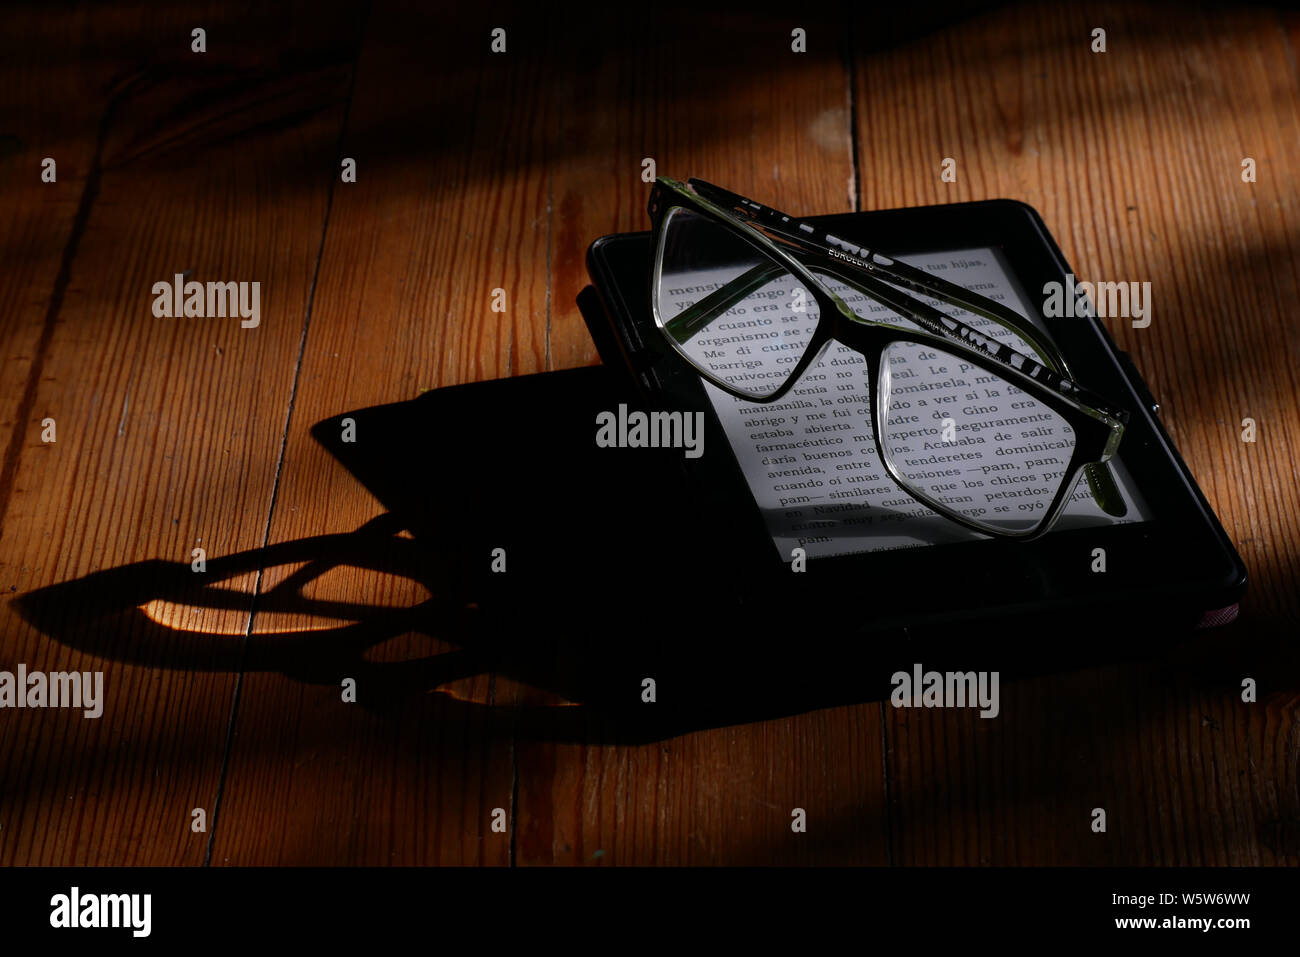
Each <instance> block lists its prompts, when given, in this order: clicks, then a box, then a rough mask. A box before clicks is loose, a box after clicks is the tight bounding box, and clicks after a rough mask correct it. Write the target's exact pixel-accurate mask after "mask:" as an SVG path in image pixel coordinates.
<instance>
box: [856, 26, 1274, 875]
mask: <svg viewBox="0 0 1300 957" xmlns="http://www.w3.org/2000/svg"><path fill="white" fill-rule="evenodd" d="M1286 16H1287V22H1288V23H1289V24H1290V27H1291V29H1292V30H1294V18H1293V17H1292V15H1290V14H1288V15H1286ZM1277 17H1278V15H1277V14H1276V13H1269V12H1251V11H1236V10H1234V11H1189V10H1188V9H1187V8H1185V7H1171V6H1155V7H1143V8H1140V9H1136V8H1134V9H1130V8H1126V7H1120V6H1116V5H1102V6H1093V7H1090V8H1088V9H1071V10H1069V11H1066V10H1054V9H1051V8H1048V7H1046V6H1042V7H1039V6H1035V7H1031V8H1026V9H1021V8H1017V9H1015V10H998V11H995V12H990V13H985V14H982V15H980V16H977V17H974V18H971V19H967V20H962V21H957V22H955V23H952V24H950V25H945V26H942V27H938V28H936V32H934V33H932V34H931V35H928V36H926V37H925V38H924V39H915V40H909V41H906V42H903V43H901V44H898V45H894V46H891V45H890V44H889V43H888V42H885V43H882V42H881V37H880V30H879V28H878V25H877V26H872V27H870V28H868V27H866V26H865V25H864V26H863V27H862V29H861V30H860V31H859V35H858V37H857V47H858V48H859V49H861V50H866V49H868V48H871V49H872V52H871V53H870V54H869V55H866V54H863V55H860V56H859V58H858V59H857V64H856V72H857V77H858V89H857V93H858V95H857V104H858V110H857V123H858V130H859V136H858V142H859V144H860V150H861V153H860V167H861V168H862V169H863V170H864V171H874V173H870V172H868V173H865V174H864V177H863V180H862V194H863V202H864V206H865V207H867V208H877V207H879V208H886V207H892V206H901V205H911V204H917V203H938V202H956V201H964V200H976V199H984V198H990V197H1011V198H1015V199H1022V200H1024V201H1026V202H1028V203H1030V204H1031V205H1033V206H1035V207H1036V208H1037V209H1038V210H1039V212H1041V213H1042V215H1043V217H1044V219H1045V220H1046V222H1047V224H1048V227H1049V228H1050V229H1052V231H1053V233H1054V234H1055V235H1056V237H1057V240H1058V241H1059V242H1060V244H1061V247H1062V249H1063V251H1064V252H1065V254H1066V257H1067V258H1068V259H1069V261H1070V262H1071V264H1072V265H1073V266H1074V268H1075V269H1076V270H1078V272H1079V275H1080V277H1081V278H1085V279H1103V280H1116V281H1120V280H1122V281H1150V282H1151V284H1152V299H1153V306H1154V308H1153V311H1152V322H1151V325H1150V326H1149V327H1148V328H1141V329H1139V328H1133V327H1132V326H1131V325H1130V323H1129V322H1127V321H1125V320H1123V319H1107V320H1105V322H1106V325H1107V327H1108V328H1109V330H1110V331H1111V333H1112V334H1113V335H1114V336H1115V338H1116V340H1117V341H1118V343H1119V345H1120V347H1121V348H1123V349H1126V350H1128V351H1129V352H1130V353H1132V355H1133V357H1134V360H1135V363H1136V365H1137V366H1138V368H1139V369H1140V370H1141V371H1142V372H1143V373H1144V374H1145V376H1146V378H1147V380H1148V382H1149V383H1150V385H1151V387H1152V391H1153V392H1154V393H1155V395H1156V396H1157V397H1159V399H1160V400H1161V402H1162V406H1163V412H1162V416H1163V419H1164V422H1165V425H1166V427H1167V428H1168V429H1169V431H1170V433H1171V435H1172V436H1173V438H1174V440H1175V442H1176V444H1177V445H1178V447H1179V449H1180V450H1181V452H1182V454H1183V456H1184V457H1185V458H1186V460H1187V462H1188V465H1189V466H1190V468H1191V470H1192V473H1193V474H1194V475H1195V476H1196V478H1197V479H1198V481H1199V483H1200V485H1201V487H1202V489H1203V490H1204V491H1205V493H1206V496H1207V498H1208V499H1209V500H1210V503H1211V504H1212V505H1213V506H1214V508H1215V510H1216V512H1217V513H1218V514H1219V516H1220V518H1221V520H1222V522H1223V524H1224V527H1225V528H1226V529H1227V530H1228V533H1229V535H1230V536H1231V537H1232V538H1233V540H1234V541H1235V542H1236V543H1237V545H1238V548H1239V549H1240V551H1241V553H1242V556H1243V558H1244V559H1245V561H1246V563H1247V566H1248V568H1249V569H1250V572H1251V574H1252V577H1253V582H1252V585H1251V591H1250V594H1249V596H1248V599H1247V601H1246V604H1245V606H1244V615H1245V616H1246V622H1245V623H1243V624H1242V625H1237V626H1234V627H1233V628H1231V629H1229V630H1227V631H1223V632H1213V633H1208V634H1206V635H1205V636H1204V637H1203V638H1200V639H1198V640H1197V641H1196V642H1193V643H1192V644H1190V645H1189V646H1188V647H1187V648H1184V649H1181V650H1178V649H1176V650H1172V651H1170V652H1169V654H1168V655H1167V656H1165V657H1164V658H1163V659H1161V660H1159V661H1156V662H1154V663H1149V664H1129V665H1114V666H1108V667H1100V668H1097V669H1094V670H1091V671H1084V672H1078V673H1074V674H1069V675H1061V676H1057V677H1048V678H1039V679H1035V680H1033V681H1028V682H1024V683H1020V684H1017V685H1016V686H1015V687H1014V689H1009V690H1007V691H1006V692H1005V695H1006V697H1005V698H1004V702H1005V703H1004V706H1003V717H1002V718H1001V719H1000V720H998V721H996V722H985V721H981V720H980V719H979V718H974V717H971V716H968V715H952V714H941V715H940V714H930V713H919V712H918V713H910V714H908V713H904V712H893V713H891V714H890V715H889V720H888V736H889V775H890V795H891V810H892V819H893V822H894V828H893V847H892V850H893V856H894V859H895V860H897V861H899V862H902V863H918V864H973V863H994V864H1030V863H1036V864H1073V863H1085V864H1094V863H1116V864H1258V863H1281V862H1291V863H1294V862H1295V860H1296V857H1295V855H1296V852H1297V844H1296V842H1295V840H1294V834H1295V833H1298V832H1300V824H1298V823H1297V822H1300V813H1298V806H1297V778H1296V773H1297V772H1296V767H1295V762H1294V760H1292V759H1291V758H1290V757H1287V755H1289V754H1290V753H1291V752H1292V751H1293V750H1294V730H1293V724H1294V722H1293V721H1292V720H1290V717H1289V716H1290V715H1293V712H1294V705H1295V698H1294V695H1293V693H1290V692H1288V691H1287V690H1286V689H1288V688H1289V687H1291V685H1290V684H1288V683H1287V682H1286V680H1285V679H1284V678H1283V677H1281V676H1284V675H1288V674H1289V675H1294V674H1295V673H1296V657H1295V653H1294V651H1292V650H1289V649H1288V648H1286V647H1285V644H1284V643H1285V642H1287V641H1289V638H1288V637H1287V636H1288V635H1289V634H1290V632H1291V631H1293V628H1292V624H1293V623H1294V621H1295V619H1296V611H1297V606H1296V601H1297V599H1296V596H1295V593H1294V588H1293V587H1291V584H1292V583H1293V582H1294V580H1295V577H1296V573H1297V562H1298V561H1300V547H1298V546H1297V544H1296V543H1297V541H1300V534H1298V533H1300V527H1298V523H1300V517H1297V516H1300V509H1298V508H1297V505H1300V502H1297V495H1298V494H1300V493H1297V488H1298V487H1300V484H1298V483H1297V481H1296V479H1297V465H1296V463H1297V460H1298V458H1300V456H1298V455H1297V452H1300V446H1298V445H1297V439H1296V438H1295V428H1294V427H1295V417H1296V404H1295V396H1296V395H1297V381H1296V373H1295V366H1294V363H1292V362H1291V360H1290V358H1289V357H1290V355H1291V354H1292V352H1293V350H1294V349H1295V347H1296V346H1297V344H1300V343H1298V342H1297V337H1300V330H1298V329H1297V327H1296V325H1295V323H1294V322H1292V321H1291V319H1290V311H1291V304H1292V303H1293V302H1294V301H1295V295H1296V291H1297V270H1296V262H1297V255H1296V254H1297V249H1296V244H1295V237H1294V231H1293V230H1290V229H1289V228H1288V223H1294V222H1295V221H1296V216H1297V214H1298V213H1300V191H1298V188H1297V186H1296V183H1295V178H1294V176H1292V175H1291V174H1290V172H1289V170H1290V168H1291V166H1293V165H1294V164H1293V163H1291V158H1292V157H1294V156H1295V155H1296V150H1297V148H1300V125H1298V116H1300V109H1298V107H1300V89H1298V88H1297V74H1296V69H1295V61H1294V54H1293V53H1292V52H1291V50H1292V47H1291V46H1289V45H1288V41H1287V37H1286V34H1285V32H1284V30H1283V28H1282V27H1281V26H1279V23H1278V20H1277ZM1098 26H1100V27H1103V28H1105V29H1106V30H1107V45H1108V50H1107V52H1106V53H1104V54H1102V53H1092V52H1091V51H1090V43H1091V31H1092V29H1093V28H1094V27H1098ZM1247 156H1249V157H1253V158H1254V159H1255V160H1256V162H1257V163H1258V169H1259V177H1258V182H1256V183H1254V184H1247V183H1243V182H1242V180H1241V175H1240V174H1241V161H1242V158H1243V157H1247ZM944 157H952V158H954V159H956V161H957V170H958V177H957V181H956V182H955V183H951V184H950V183H944V182H942V181H941V180H940V175H939V172H940V169H939V167H940V162H941V160H942V159H943V158H944ZM1247 416H1249V417H1253V418H1254V419H1255V420H1256V421H1257V422H1258V423H1259V427H1260V429H1261V433H1260V436H1261V437H1260V440H1259V441H1258V442H1257V443H1255V444H1253V445H1252V444H1246V443H1243V442H1242V441H1240V438H1239V436H1240V434H1241V430H1242V426H1241V421H1242V419H1243V418H1245V417H1247ZM1211 658H1213V659H1215V660H1216V662H1217V664H1216V665H1215V667H1214V668H1213V669H1210V668H1208V667H1206V666H1205V662H1206V661H1207V660H1209V659H1211ZM1252 675H1253V676H1255V677H1256V678H1257V679H1259V680H1260V681H1261V691H1262V696H1261V700H1260V703H1259V704H1255V705H1245V704H1243V703H1242V702H1241V701H1240V697H1239V694H1240V680H1241V678H1242V677H1246V676H1252ZM1273 675H1277V676H1278V677H1272V678H1270V677H1266V676H1273ZM1096 806H1102V807H1107V808H1109V811H1110V829H1109V831H1108V833H1107V834H1106V835H1104V836H1103V835H1094V834H1092V833H1091V831H1090V829H1089V828H1088V826H1087V825H1088V823H1089V820H1090V812H1091V809H1092V808H1093V807H1096ZM1277 834H1290V835H1291V837H1290V839H1289V840H1290V843H1289V849H1288V845H1287V842H1286V841H1284V840H1281V839H1277V838H1275V837H1271V836H1270V835H1277Z"/></svg>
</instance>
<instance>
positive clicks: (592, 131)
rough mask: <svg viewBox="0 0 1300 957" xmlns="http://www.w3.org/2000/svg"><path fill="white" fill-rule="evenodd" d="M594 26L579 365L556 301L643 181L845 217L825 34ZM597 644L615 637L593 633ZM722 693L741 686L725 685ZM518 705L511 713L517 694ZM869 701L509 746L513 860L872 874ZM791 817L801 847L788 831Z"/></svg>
mask: <svg viewBox="0 0 1300 957" xmlns="http://www.w3.org/2000/svg"><path fill="white" fill-rule="evenodd" d="M800 23H801V24H802V26H803V28H804V29H805V30H806V31H807V37H808V51H809V52H808V53H806V54H798V53H794V52H793V51H792V50H791V27H790V26H789V25H787V24H785V23H784V22H783V21H779V20H775V19H764V18H754V17H748V16H741V15H731V16H707V15H701V14H698V13H697V14H695V15H693V16H692V17H691V29H690V30H689V31H683V30H681V29H679V28H678V27H679V24H678V22H677V21H676V19H675V18H672V17H665V18H646V17H645V16H644V15H643V12H642V11H639V10H634V9H628V10H626V11H624V12H622V13H612V12H611V13H609V14H606V15H604V16H598V17H596V18H595V19H594V20H593V21H592V22H591V23H589V24H585V25H583V27H582V30H581V32H582V39H577V40H575V38H574V37H573V36H572V33H571V32H570V34H569V36H567V37H566V38H565V39H562V40H557V41H555V42H556V43H557V45H567V46H568V48H569V49H575V48H576V49H577V50H578V51H580V52H579V53H578V55H577V56H576V57H575V58H574V59H575V61H576V66H575V69H573V70H572V71H571V72H569V73H566V74H563V75H562V78H561V79H560V80H559V81H558V82H557V83H556V84H555V87H554V93H553V95H554V97H555V100H556V103H557V109H556V114H557V123H556V133H555V137H556V153H557V159H556V162H555V163H554V165H553V169H552V194H553V197H554V207H553V209H554V224H553V227H552V230H551V233H552V242H551V249H552V255H551V264H552V272H551V283H552V288H553V290H554V292H553V296H552V301H553V315H554V318H553V321H552V325H551V329H552V349H551V352H552V356H553V357H555V358H556V360H557V362H564V361H569V362H585V361H589V360H590V358H591V356H592V346H591V343H590V337H589V336H588V334H587V331H586V328H585V326H583V325H582V322H581V318H580V317H579V316H578V315H577V313H576V310H575V308H574V305H573V296H574V295H575V294H576V292H577V290H578V289H579V288H581V286H582V285H583V284H584V283H585V282H586V281H587V279H586V275H585V262H584V260H585V253H586V247H587V245H588V244H589V243H590V242H591V241H592V240H593V239H595V238H596V237H597V236H600V235H604V234H607V233H613V232H620V231H623V232H626V231H637V230H643V229H647V228H649V227H648V219H647V214H646V210H645V206H646V201H647V199H648V195H649V186H648V184H646V183H644V182H643V181H642V179H641V172H642V169H643V166H642V162H643V160H644V159H646V158H650V159H653V160H654V162H655V165H656V171H657V172H658V174H659V175H664V176H670V177H673V178H676V179H681V180H685V179H687V178H689V177H692V176H695V177H699V178H701V179H705V180H709V181H712V182H715V183H719V184H725V185H727V186H728V187H729V188H731V189H735V190H737V191H739V192H742V193H744V194H745V195H749V196H754V197H770V198H771V200H772V202H773V203H778V202H779V203H780V205H781V207H782V208H784V209H787V210H789V211H791V212H795V213H815V212H827V211H842V210H844V209H847V208H850V204H851V202H852V197H853V177H854V168H853V162H852V136H851V127H850V118H849V93H850V90H849V85H848V75H847V72H846V70H845V65H844V61H843V58H842V54H843V48H842V44H841V43H840V42H839V41H840V37H839V33H838V30H837V27H836V25H835V23H834V22H832V21H831V20H827V19H813V18H808V17H804V18H803V19H801V20H800ZM607 640H608V641H611V642H619V641H621V640H623V636H620V635H618V634H616V633H611V634H610V635H609V636H608V639H607ZM738 680H740V679H738ZM524 700H528V699H527V698H525V699H524ZM880 747H881V733H880V709H879V706H878V705H876V704H874V703H868V704H861V705H857V706H851V707H845V708H838V709H834V710H828V711H822V712H817V713H814V714H809V715H802V716H799V717H795V718H790V719H783V720H773V721H768V722H761V723H757V724H751V725H744V726H741V727H731V728H720V729H716V730H709V731H701V732H696V733H693V734H689V735H684V736H681V737H675V738H673V739H671V740H669V741H664V742H660V743H652V744H645V745H609V744H602V743H599V742H596V741H588V742H586V743H577V744H574V743H553V742H544V741H533V740H520V741H518V742H516V748H517V751H518V758H517V764H518V768H519V783H518V790H519V809H518V819H517V822H516V827H517V829H518V831H517V834H518V836H517V841H516V844H517V862H518V863H519V864H583V863H587V864H593V863H594V864H601V865H606V864H769V863H813V862H818V861H822V862H836V863H848V862H860V863H882V864H883V863H885V861H886V840H885V833H886V821H885V814H884V810H885V808H884V803H885V797H884V787H883V785H884V782H883V780H882V779H881V777H880V774H879V768H880V765H881V751H880ZM796 808H801V809H803V810H804V811H805V812H806V814H807V818H808V831H807V833H806V834H796V833H794V832H793V831H792V829H791V822H792V817H791V815H792V812H793V811H794V809H796Z"/></svg>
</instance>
